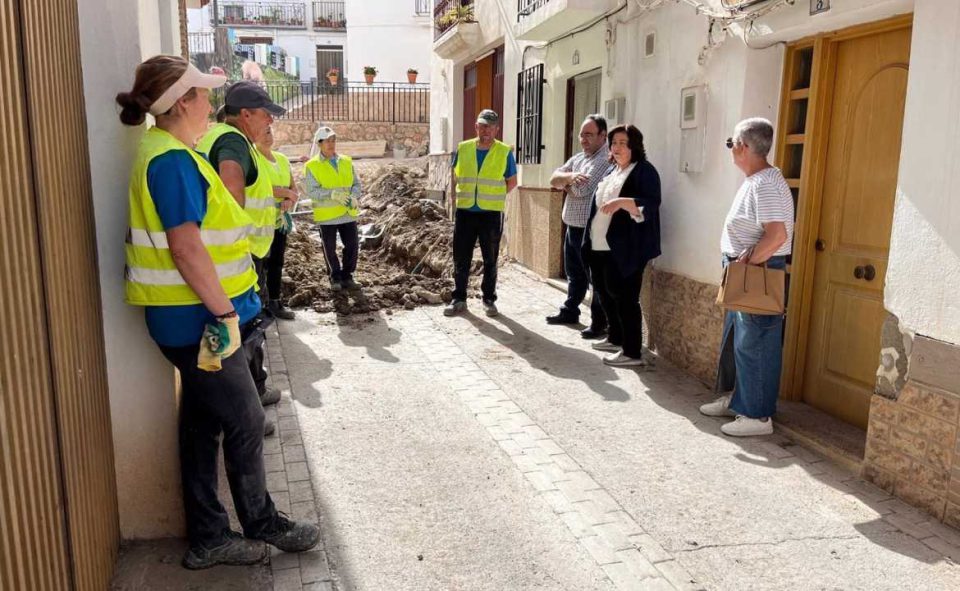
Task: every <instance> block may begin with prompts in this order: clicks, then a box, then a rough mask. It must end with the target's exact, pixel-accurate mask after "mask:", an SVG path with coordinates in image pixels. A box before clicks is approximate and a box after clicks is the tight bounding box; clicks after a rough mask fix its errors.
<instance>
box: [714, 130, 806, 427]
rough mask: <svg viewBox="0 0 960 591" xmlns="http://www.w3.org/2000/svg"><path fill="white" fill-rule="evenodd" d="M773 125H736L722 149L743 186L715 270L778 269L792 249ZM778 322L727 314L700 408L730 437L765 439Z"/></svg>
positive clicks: (777, 361)
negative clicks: (711, 393)
mask: <svg viewBox="0 0 960 591" xmlns="http://www.w3.org/2000/svg"><path fill="white" fill-rule="evenodd" d="M772 144H773V125H772V124H771V123H770V122H769V121H767V120H766V119H759V118H755V119H747V120H745V121H741V122H740V123H738V124H737V127H736V128H735V129H734V134H733V137H731V138H729V139H728V140H727V147H728V148H729V149H730V150H731V151H732V152H733V162H734V164H736V165H737V168H739V169H740V170H742V171H743V173H744V174H745V175H746V177H747V178H746V179H745V180H744V181H743V184H742V185H741V186H740V190H739V191H737V196H736V197H735V198H734V200H733V205H732V206H731V207H730V213H728V214H727V219H726V221H725V222H724V225H723V233H722V234H721V237H720V250H721V252H722V253H723V264H724V266H726V265H728V264H729V263H730V262H731V261H740V262H742V263H747V264H749V265H760V264H766V265H767V266H768V267H770V268H773V269H783V268H784V267H785V266H786V263H787V261H786V257H787V255H789V254H790V252H791V246H792V244H793V212H794V205H793V195H792V194H791V193H790V187H789V186H788V185H787V181H786V180H785V179H784V178H783V174H782V173H781V172H780V170H779V169H777V168H774V167H773V166H771V165H770V164H769V163H768V162H767V154H768V153H769V152H770V147H771V146H772ZM782 335H783V316H779V315H772V316H767V315H759V314H748V313H746V312H733V311H727V313H726V316H725V317H724V322H723V338H722V339H721V346H720V361H719V367H718V368H717V386H716V390H717V393H718V394H719V393H727V392H732V393H730V394H724V395H723V396H721V397H720V398H718V399H717V400H715V401H713V402H710V403H708V404H704V405H703V406H701V407H700V412H702V413H703V414H705V415H708V416H714V417H722V416H731V417H735V420H733V421H731V422H729V423H727V424H725V425H721V426H720V430H721V431H723V432H724V433H725V434H726V435H730V436H733V437H746V436H751V435H769V434H771V433H773V415H774V413H775V412H776V410H777V398H778V397H779V395H780V366H781V344H782Z"/></svg>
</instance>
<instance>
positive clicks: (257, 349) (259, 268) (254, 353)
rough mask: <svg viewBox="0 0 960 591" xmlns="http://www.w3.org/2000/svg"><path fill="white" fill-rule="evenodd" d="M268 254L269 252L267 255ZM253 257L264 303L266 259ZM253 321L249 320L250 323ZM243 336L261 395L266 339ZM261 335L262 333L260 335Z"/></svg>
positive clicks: (264, 389) (259, 291) (265, 374)
mask: <svg viewBox="0 0 960 591" xmlns="http://www.w3.org/2000/svg"><path fill="white" fill-rule="evenodd" d="M267 256H269V254H268V255H267ZM252 258H253V269H254V270H255V271H256V272H257V288H258V295H259V297H260V302H261V304H266V301H265V300H264V296H265V295H266V294H265V290H264V287H265V277H266V271H265V269H264V266H265V265H266V261H267V259H265V258H264V259H258V258H257V257H252ZM263 315H264V314H263V311H262V310H261V312H260V317H258V321H260V320H262V317H263ZM252 322H253V321H251V323H252ZM249 324H250V323H248V326H245V327H244V329H245V330H247V331H249V330H250V328H251V326H249ZM243 336H244V339H245V341H244V344H243V353H244V355H245V356H246V358H247V361H248V363H249V366H250V375H251V376H252V377H253V383H254V386H256V388H257V394H259V395H260V396H263V393H264V392H266V391H267V370H266V369H264V367H263V358H264V352H263V344H264V343H265V342H266V339H264V338H260V339H257V340H246V337H247V335H243ZM261 336H262V335H261Z"/></svg>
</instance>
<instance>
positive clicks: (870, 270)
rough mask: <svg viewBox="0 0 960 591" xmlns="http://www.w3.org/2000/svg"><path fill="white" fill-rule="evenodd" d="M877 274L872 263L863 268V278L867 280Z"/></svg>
mask: <svg viewBox="0 0 960 591" xmlns="http://www.w3.org/2000/svg"><path fill="white" fill-rule="evenodd" d="M876 276H877V270H876V269H875V268H874V267H873V265H867V266H866V267H864V268H863V278H864V279H866V280H867V281H873V278H874V277H876Z"/></svg>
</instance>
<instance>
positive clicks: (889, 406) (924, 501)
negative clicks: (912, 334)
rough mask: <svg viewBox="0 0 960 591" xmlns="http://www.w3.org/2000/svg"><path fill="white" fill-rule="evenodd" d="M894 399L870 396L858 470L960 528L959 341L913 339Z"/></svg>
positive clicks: (889, 490) (878, 483)
mask: <svg viewBox="0 0 960 591" xmlns="http://www.w3.org/2000/svg"><path fill="white" fill-rule="evenodd" d="M911 349H912V350H911V351H910V352H909V357H910V362H909V368H910V369H909V374H908V377H907V380H906V384H905V385H904V387H903V389H902V390H900V391H899V393H897V395H896V398H895V399H893V398H888V397H886V396H881V395H874V397H873V399H872V401H871V405H870V420H869V424H868V429H867V450H866V456H865V457H864V460H863V472H862V475H863V477H864V478H865V479H866V480H869V481H871V482H873V483H874V484H876V485H877V486H879V487H880V488H882V489H884V490H886V491H887V492H889V493H890V494H893V495H895V496H897V497H900V498H901V499H903V500H904V501H905V502H907V503H910V504H911V505H914V506H916V507H919V508H921V509H923V510H925V511H927V512H929V513H930V514H931V515H933V516H934V517H936V518H937V519H940V520H942V521H944V522H946V523H947V524H949V525H952V526H953V527H960V439H958V437H957V434H958V431H960V346H957V345H954V344H950V343H944V342H941V341H935V340H933V339H928V338H925V337H922V336H918V337H917V338H916V339H914V340H913V343H912V347H911Z"/></svg>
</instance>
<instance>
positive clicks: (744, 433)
mask: <svg viewBox="0 0 960 591" xmlns="http://www.w3.org/2000/svg"><path fill="white" fill-rule="evenodd" d="M720 430H721V431H723V432H724V433H725V434H726V435H729V436H731V437H753V436H755V435H772V434H773V419H771V418H770V417H767V418H765V419H751V418H750V417H745V416H743V415H737V418H736V419H734V420H733V421H731V422H729V423H727V424H725V425H720Z"/></svg>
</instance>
